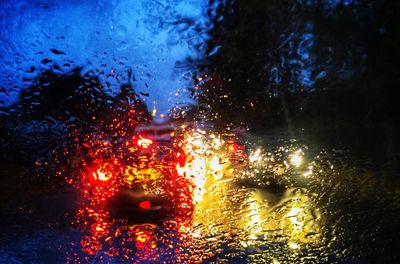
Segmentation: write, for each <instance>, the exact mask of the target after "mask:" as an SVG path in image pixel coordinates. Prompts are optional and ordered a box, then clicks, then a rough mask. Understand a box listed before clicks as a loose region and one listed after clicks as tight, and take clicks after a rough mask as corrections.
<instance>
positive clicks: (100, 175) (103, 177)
mask: <svg viewBox="0 0 400 264" xmlns="http://www.w3.org/2000/svg"><path fill="white" fill-rule="evenodd" d="M92 175H93V177H94V178H95V179H96V180H100V181H108V180H109V179H110V178H111V177H112V174H111V173H110V172H105V171H103V168H99V169H98V170H97V171H95V172H93V174H92Z"/></svg>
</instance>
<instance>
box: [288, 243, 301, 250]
mask: <svg viewBox="0 0 400 264" xmlns="http://www.w3.org/2000/svg"><path fill="white" fill-rule="evenodd" d="M288 247H289V248H291V249H299V248H300V245H299V244H297V243H294V242H289V243H288Z"/></svg>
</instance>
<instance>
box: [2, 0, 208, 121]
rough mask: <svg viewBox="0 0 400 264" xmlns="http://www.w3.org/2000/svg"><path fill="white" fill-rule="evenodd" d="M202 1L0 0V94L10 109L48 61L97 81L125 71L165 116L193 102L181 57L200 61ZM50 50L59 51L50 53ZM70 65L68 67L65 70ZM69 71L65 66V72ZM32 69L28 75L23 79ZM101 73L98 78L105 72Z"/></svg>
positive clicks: (204, 28)
mask: <svg viewBox="0 0 400 264" xmlns="http://www.w3.org/2000/svg"><path fill="white" fill-rule="evenodd" d="M207 3H208V1H207V0H198V1H178V0H177V1H174V0H159V1H147V0H135V1H130V0H92V1H84V0H81V1H77V0H72V1H71V0H70V1H58V0H46V1H44V0H41V1H39V0H17V1H16V0H3V1H1V3H0V26H1V30H0V41H1V43H2V45H0V54H1V55H0V65H1V66H0V70H1V71H0V86H1V87H3V88H6V89H8V90H9V93H8V94H7V95H5V94H2V95H0V97H1V100H3V101H4V103H5V104H9V103H12V102H13V101H14V100H15V98H16V96H17V95H18V93H19V91H20V89H23V88H24V87H27V86H28V85H29V81H24V78H32V77H34V76H35V75H37V74H38V72H39V71H40V70H41V69H46V67H50V64H47V65H44V64H42V63H41V61H42V60H43V59H44V58H48V59H51V60H52V61H53V62H55V64H57V65H58V66H60V67H61V68H62V69H63V70H64V71H68V70H69V69H71V68H73V67H75V66H84V71H90V70H99V71H100V78H101V80H102V81H103V83H105V81H108V82H109V83H111V84H112V85H111V90H110V92H116V90H117V88H118V85H117V82H116V81H115V79H112V78H111V79H110V77H107V75H108V74H109V73H110V72H111V71H115V73H116V74H117V75H119V79H121V80H122V79H123V77H126V72H127V69H128V68H132V70H133V73H134V75H135V81H134V83H133V84H134V87H135V88H136V89H137V91H139V92H144V93H148V94H149V95H150V96H149V97H148V98H144V99H145V101H146V103H147V104H148V106H149V107H150V108H152V107H153V105H156V107H157V109H158V113H166V112H167V110H168V109H170V108H172V106H173V105H174V104H176V103H190V102H192V101H191V99H190V97H189V94H188V91H187V90H186V89H187V88H188V87H190V85H191V78H190V77H189V76H190V73H191V72H193V71H195V69H194V68H193V66H192V65H187V64H185V63H183V62H184V61H185V59H186V58H188V57H191V58H193V59H197V58H201V57H203V55H204V54H203V52H204V49H205V46H204V45H205V44H204V43H205V41H206V40H207V39H208V35H207V30H208V29H209V27H210V24H209V23H208V22H209V21H208V19H207V16H206V9H207ZM50 49H57V50H60V51H63V52H64V53H65V54H58V55H57V54H54V53H53V52H51V51H50ZM67 64H69V65H67ZM66 65H67V66H66ZM31 66H35V70H33V72H31V73H29V72H25V71H26V70H28V69H29V68H30V67H31ZM103 72H104V73H103Z"/></svg>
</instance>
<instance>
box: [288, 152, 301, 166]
mask: <svg viewBox="0 0 400 264" xmlns="http://www.w3.org/2000/svg"><path fill="white" fill-rule="evenodd" d="M289 161H290V163H291V164H292V165H293V166H295V167H300V166H301V164H302V163H303V157H302V152H301V150H298V151H296V152H295V153H293V154H292V155H291V156H290V160H289Z"/></svg>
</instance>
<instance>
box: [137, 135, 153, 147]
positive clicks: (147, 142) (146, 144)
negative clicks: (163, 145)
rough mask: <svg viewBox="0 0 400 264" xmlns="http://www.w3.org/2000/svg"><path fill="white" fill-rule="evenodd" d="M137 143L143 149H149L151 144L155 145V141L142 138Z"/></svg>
mask: <svg viewBox="0 0 400 264" xmlns="http://www.w3.org/2000/svg"><path fill="white" fill-rule="evenodd" d="M137 143H138V145H139V146H141V147H142V148H148V147H149V146H150V145H151V144H153V141H152V140H151V139H148V138H143V137H141V136H140V137H139V139H138V142H137Z"/></svg>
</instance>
